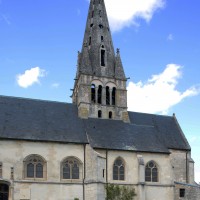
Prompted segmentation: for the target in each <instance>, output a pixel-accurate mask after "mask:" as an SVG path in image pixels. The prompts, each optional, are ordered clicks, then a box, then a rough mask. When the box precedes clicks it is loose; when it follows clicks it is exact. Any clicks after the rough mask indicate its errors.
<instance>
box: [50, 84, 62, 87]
mask: <svg viewBox="0 0 200 200" xmlns="http://www.w3.org/2000/svg"><path fill="white" fill-rule="evenodd" d="M59 86H60V83H53V84H52V85H51V87H52V88H58V87H59Z"/></svg>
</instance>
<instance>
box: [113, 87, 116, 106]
mask: <svg viewBox="0 0 200 200" xmlns="http://www.w3.org/2000/svg"><path fill="white" fill-rule="evenodd" d="M115 104H116V88H115V87H114V88H113V89H112V105H113V106H115Z"/></svg>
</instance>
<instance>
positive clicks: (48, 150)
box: [0, 140, 84, 200]
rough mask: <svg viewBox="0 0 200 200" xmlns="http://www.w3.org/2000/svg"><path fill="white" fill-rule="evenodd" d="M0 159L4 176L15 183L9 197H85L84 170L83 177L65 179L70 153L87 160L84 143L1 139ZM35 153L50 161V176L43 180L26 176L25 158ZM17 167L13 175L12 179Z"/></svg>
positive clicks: (59, 199) (38, 199)
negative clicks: (64, 167)
mask: <svg viewBox="0 0 200 200" xmlns="http://www.w3.org/2000/svg"><path fill="white" fill-rule="evenodd" d="M0 146H1V148H0V160H1V162H2V164H3V169H2V179H3V180H8V182H10V183H11V185H10V190H12V192H11V195H10V199H9V200H22V199H26V200H28V199H31V200H74V198H79V199H80V200H82V199H83V184H82V178H83V171H84V165H83V164H82V165H81V166H80V168H81V169H80V179H78V180H62V179H61V166H60V164H61V161H62V160H63V159H64V158H66V157H70V156H73V157H76V158H77V159H78V160H80V162H81V163H84V146H83V145H73V144H67V145H66V144H59V143H41V142H27V141H4V140H0ZM31 154H37V155H40V156H42V157H43V158H44V159H45V160H46V162H47V174H46V178H45V179H42V180H35V179H26V178H24V166H23V161H24V159H25V158H26V157H27V156H28V155H31ZM11 168H13V170H14V173H13V179H11Z"/></svg>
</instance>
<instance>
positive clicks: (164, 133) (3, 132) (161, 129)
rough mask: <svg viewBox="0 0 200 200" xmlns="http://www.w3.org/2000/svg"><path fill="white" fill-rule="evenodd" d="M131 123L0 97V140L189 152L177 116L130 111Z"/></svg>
mask: <svg viewBox="0 0 200 200" xmlns="http://www.w3.org/2000/svg"><path fill="white" fill-rule="evenodd" d="M129 117H130V121H131V123H124V122H122V121H116V120H108V119H107V120H106V119H92V118H90V119H80V118H78V111H77V107H76V105H74V104H67V103H60V102H52V101H43V100H33V99H24V98H16V97H6V96H0V139H16V140H31V141H47V142H63V143H79V144H86V143H90V144H91V146H92V147H94V148H104V149H113V150H129V151H144V152H158V153H169V150H168V149H169V148H172V149H182V150H190V146H189V144H188V142H187V140H186V138H185V136H184V134H183V133H182V131H181V129H180V127H179V125H178V123H177V121H176V119H175V118H174V117H168V116H160V115H152V114H144V113H136V112H129Z"/></svg>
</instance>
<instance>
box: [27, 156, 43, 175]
mask: <svg viewBox="0 0 200 200" xmlns="http://www.w3.org/2000/svg"><path fill="white" fill-rule="evenodd" d="M24 172H25V173H24V177H25V178H45V177H46V161H45V160H44V159H43V158H42V157H41V156H39V155H30V156H28V157H27V158H26V159H25V160H24Z"/></svg>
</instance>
